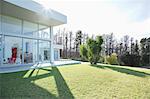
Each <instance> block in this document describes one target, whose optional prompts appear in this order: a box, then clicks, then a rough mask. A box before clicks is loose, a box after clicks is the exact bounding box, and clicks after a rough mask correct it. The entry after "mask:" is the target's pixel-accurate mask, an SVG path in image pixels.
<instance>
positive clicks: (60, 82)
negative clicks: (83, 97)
mask: <svg viewBox="0 0 150 99" xmlns="http://www.w3.org/2000/svg"><path fill="white" fill-rule="evenodd" d="M40 70H45V71H48V72H46V73H43V74H40V75H38V73H39V71H40ZM27 72H28V71H23V72H17V73H9V74H1V76H2V83H1V85H2V87H1V88H2V90H1V96H0V98H2V99H5V98H7V99H9V98H30V99H32V98H33V99H58V98H63V99H74V96H73V94H72V93H71V91H70V89H69V87H68V85H67V83H66V81H65V80H64V78H63V76H62V75H61V73H60V72H59V70H58V69H57V67H52V69H39V70H32V71H31V72H30V74H29V76H28V77H27V78H23V76H24V75H25V74H26V73H27ZM35 74H36V75H35ZM50 76H54V79H55V82H56V86H57V91H58V94H59V96H58V97H56V95H55V94H52V93H50V92H49V91H47V90H46V89H44V88H42V87H40V86H38V85H36V84H35V83H34V81H36V80H39V79H42V78H46V77H50Z"/></svg>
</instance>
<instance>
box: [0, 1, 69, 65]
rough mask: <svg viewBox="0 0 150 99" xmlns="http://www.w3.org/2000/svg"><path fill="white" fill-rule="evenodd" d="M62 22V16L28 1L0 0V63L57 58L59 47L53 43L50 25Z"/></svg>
mask: <svg viewBox="0 0 150 99" xmlns="http://www.w3.org/2000/svg"><path fill="white" fill-rule="evenodd" d="M66 22H67V17H66V16H65V15H63V14H61V13H58V12H56V11H54V10H50V9H49V10H46V9H44V7H42V6H41V5H40V4H38V3H36V2H34V1H31V0H0V66H13V65H25V64H37V63H45V62H46V63H47V62H49V63H51V62H53V61H54V59H55V57H57V59H59V54H56V55H55V53H56V52H55V49H60V47H61V46H60V47H57V44H54V40H53V27H54V26H58V25H61V24H65V23H66ZM58 46H59V45H58ZM58 51H59V50H58ZM57 55H58V56H57Z"/></svg>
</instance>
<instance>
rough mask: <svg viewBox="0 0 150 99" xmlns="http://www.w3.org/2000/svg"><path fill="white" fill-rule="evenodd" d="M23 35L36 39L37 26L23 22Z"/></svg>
mask: <svg viewBox="0 0 150 99" xmlns="http://www.w3.org/2000/svg"><path fill="white" fill-rule="evenodd" d="M23 34H24V35H26V36H32V37H38V24H35V23H31V22H28V21H23Z"/></svg>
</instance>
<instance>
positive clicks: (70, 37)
mask: <svg viewBox="0 0 150 99" xmlns="http://www.w3.org/2000/svg"><path fill="white" fill-rule="evenodd" d="M69 43H70V44H69V46H70V48H69V53H70V55H69V56H70V58H71V49H72V47H71V44H72V32H71V31H70V32H69Z"/></svg>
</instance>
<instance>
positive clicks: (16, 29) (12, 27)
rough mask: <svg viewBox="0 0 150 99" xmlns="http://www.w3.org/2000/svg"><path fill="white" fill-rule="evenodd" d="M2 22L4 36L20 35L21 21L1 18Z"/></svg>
mask: <svg viewBox="0 0 150 99" xmlns="http://www.w3.org/2000/svg"><path fill="white" fill-rule="evenodd" d="M2 22H3V23H2V31H3V32H4V33H5V34H21V30H22V29H21V24H22V21H21V20H19V19H16V18H13V17H8V16H2Z"/></svg>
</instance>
